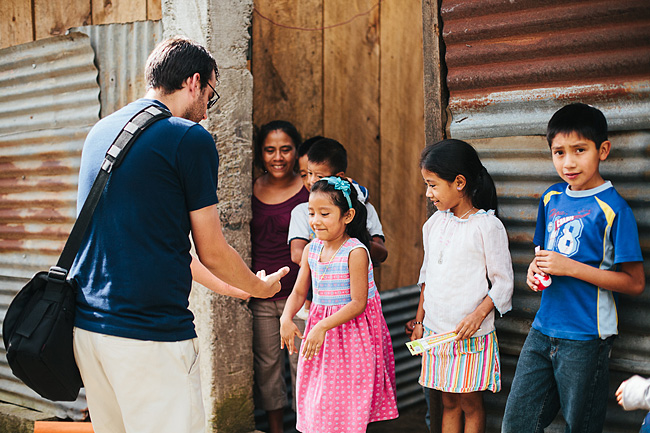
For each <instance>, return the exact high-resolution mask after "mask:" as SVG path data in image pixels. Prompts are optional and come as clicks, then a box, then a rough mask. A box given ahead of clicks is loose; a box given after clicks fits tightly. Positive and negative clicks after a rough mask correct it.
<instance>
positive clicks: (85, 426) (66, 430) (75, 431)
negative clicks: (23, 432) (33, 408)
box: [34, 421, 94, 433]
mask: <svg viewBox="0 0 650 433" xmlns="http://www.w3.org/2000/svg"><path fill="white" fill-rule="evenodd" d="M93 432H94V431H93V425H92V424H91V423H89V422H65V421H36V422H34V433H93Z"/></svg>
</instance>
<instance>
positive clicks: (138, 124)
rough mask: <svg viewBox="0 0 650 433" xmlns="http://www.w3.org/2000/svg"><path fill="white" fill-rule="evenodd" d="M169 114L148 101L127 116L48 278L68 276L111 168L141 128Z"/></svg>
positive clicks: (117, 162)
mask: <svg viewBox="0 0 650 433" xmlns="http://www.w3.org/2000/svg"><path fill="white" fill-rule="evenodd" d="M171 115H172V114H171V113H170V112H169V110H167V109H166V108H164V107H161V106H159V105H149V106H148V107H146V108H144V109H142V110H141V111H139V112H138V113H137V114H136V115H135V116H133V117H132V118H131V120H129V121H128V122H127V124H126V125H124V128H122V130H121V131H120V133H119V134H118V135H117V137H116V138H115V141H113V144H111V146H110V147H109V148H108V151H107V152H106V156H105V157H104V162H103V163H102V166H101V168H100V170H99V173H98V174H97V177H96V178H95V182H94V183H93V186H92V188H91V189H90V192H89V193H88V197H87V198H86V201H85V202H84V204H83V206H82V208H81V212H80V213H79V216H78V217H77V220H76V221H75V223H74V226H73V227H72V231H71V232H70V236H69V237H68V240H67V241H66V243H65V246H64V247H63V251H62V252H61V256H60V257H59V261H58V262H57V264H56V266H52V267H51V268H50V272H49V273H48V279H49V280H58V281H60V282H64V281H65V280H66V278H67V276H68V271H69V270H70V267H71V266H72V263H73V262H74V259H75V256H76V255H77V252H78V251H79V248H80V247H81V241H82V240H83V237H84V234H85V233H86V229H87V228H88V225H89V224H90V220H91V218H92V216H93V213H94V212H95V208H96V207H97V203H99V199H100V198H101V196H102V192H103V191H104V187H105V186H106V183H107V182H108V178H109V176H110V173H111V171H112V170H113V169H114V168H115V167H117V166H119V165H120V164H121V162H122V160H123V159H124V157H125V156H126V154H127V152H128V151H129V149H130V148H131V145H132V144H133V142H134V141H135V140H136V138H138V136H140V134H141V133H142V131H144V130H145V129H146V128H147V127H149V126H150V125H151V124H152V123H154V122H156V121H157V120H160V119H164V118H167V117H170V116H171Z"/></svg>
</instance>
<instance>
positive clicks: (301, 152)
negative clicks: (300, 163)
mask: <svg viewBox="0 0 650 433" xmlns="http://www.w3.org/2000/svg"><path fill="white" fill-rule="evenodd" d="M323 138H325V137H323V136H322V135H316V136H314V137H311V138H308V139H306V140H305V141H303V142H302V144H301V145H300V146H299V147H298V158H302V157H303V156H305V155H307V152H309V149H311V145H312V144H314V143H316V142H317V141H318V140H321V139H323Z"/></svg>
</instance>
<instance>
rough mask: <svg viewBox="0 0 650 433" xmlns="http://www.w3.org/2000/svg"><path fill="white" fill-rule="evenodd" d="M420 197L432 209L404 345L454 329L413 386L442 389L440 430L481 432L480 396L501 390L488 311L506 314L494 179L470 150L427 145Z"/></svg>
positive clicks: (506, 270)
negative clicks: (416, 302)
mask: <svg viewBox="0 0 650 433" xmlns="http://www.w3.org/2000/svg"><path fill="white" fill-rule="evenodd" d="M420 169H421V171H422V177H423V178H424V182H425V183H426V185H427V192H426V196H427V197H428V198H429V199H430V200H431V201H432V202H433V204H434V205H435V206H436V208H437V209H438V212H436V213H434V214H433V215H432V216H431V218H429V220H428V221H427V222H426V223H425V224H424V227H423V228H422V232H423V240H424V261H423V263H422V269H421V270H420V278H419V280H418V284H419V285H420V287H421V293H420V303H419V305H418V311H417V315H416V318H415V327H414V330H413V334H412V336H411V340H416V339H418V338H422V337H426V336H429V335H434V334H442V333H447V332H455V333H456V334H457V337H456V339H455V340H454V341H452V342H448V343H444V344H441V345H438V346H436V347H434V348H433V349H431V350H429V351H427V352H425V353H424V354H423V358H422V372H421V375H420V380H419V382H420V384H421V385H423V386H425V387H428V388H433V389H437V390H440V391H442V403H443V414H442V431H443V432H457V431H462V426H463V418H464V426H465V430H464V431H465V433H469V432H483V431H485V410H484V408H483V396H482V393H481V391H485V390H490V391H492V392H498V391H499V390H500V389H501V378H500V369H499V365H500V361H499V346H498V342H497V337H496V333H495V328H494V310H495V308H496V310H497V311H498V312H499V313H500V314H501V315H503V314H504V313H506V312H507V311H509V310H510V309H511V299H512V291H513V273H512V261H511V259H510V251H509V250H508V236H507V234H506V231H505V228H504V227H503V224H502V223H501V221H500V220H499V219H498V218H497V216H496V215H497V214H496V212H497V196H496V189H495V187H494V182H493V181H492V178H491V177H490V175H489V174H488V172H487V170H486V169H485V167H483V165H482V164H481V161H480V160H479V157H478V154H477V153H476V151H475V150H474V148H473V147H472V146H470V145H469V144H467V143H465V142H464V141H460V140H443V141H441V142H438V143H435V144H433V145H428V146H427V147H426V148H425V149H424V151H423V152H422V156H421V159H420Z"/></svg>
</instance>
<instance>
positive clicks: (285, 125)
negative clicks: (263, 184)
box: [253, 120, 302, 170]
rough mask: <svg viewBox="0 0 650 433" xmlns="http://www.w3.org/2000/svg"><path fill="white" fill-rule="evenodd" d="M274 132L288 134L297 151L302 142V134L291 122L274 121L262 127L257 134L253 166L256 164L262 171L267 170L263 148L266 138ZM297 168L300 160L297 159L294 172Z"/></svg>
mask: <svg viewBox="0 0 650 433" xmlns="http://www.w3.org/2000/svg"><path fill="white" fill-rule="evenodd" d="M273 131H282V132H284V133H285V134H287V135H288V136H289V138H290V139H291V141H292V142H293V147H295V148H296V150H298V146H299V145H300V143H301V142H302V138H301V137H300V133H299V132H298V130H297V129H296V127H295V126H293V124H292V123H291V122H287V121H286V120H273V121H271V122H269V123H267V124H265V125H262V127H261V128H260V130H259V132H258V133H257V138H256V139H255V155H254V158H253V164H255V166H256V167H257V168H259V169H261V170H265V169H266V168H265V167H264V160H263V158H262V148H263V147H264V141H266V137H268V135H269V134H270V133H271V132H273ZM297 166H298V158H296V166H295V167H294V170H296V168H297Z"/></svg>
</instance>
